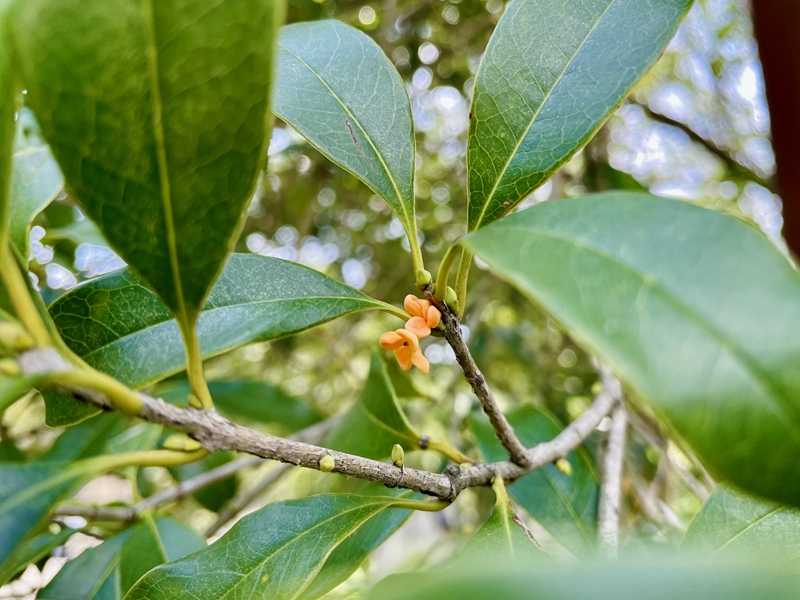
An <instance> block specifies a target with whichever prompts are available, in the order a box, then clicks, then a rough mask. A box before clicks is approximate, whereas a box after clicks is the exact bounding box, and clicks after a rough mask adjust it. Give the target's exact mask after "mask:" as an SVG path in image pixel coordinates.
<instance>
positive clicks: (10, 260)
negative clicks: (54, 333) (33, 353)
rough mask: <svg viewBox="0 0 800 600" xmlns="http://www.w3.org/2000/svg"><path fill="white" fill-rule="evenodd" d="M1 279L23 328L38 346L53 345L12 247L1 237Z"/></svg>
mask: <svg viewBox="0 0 800 600" xmlns="http://www.w3.org/2000/svg"><path fill="white" fill-rule="evenodd" d="M0 278H2V280H3V282H4V283H5V286H6V291H7V292H8V297H9V298H10V300H11V304H12V305H13V306H14V310H15V311H16V313H17V317H18V318H19V320H20V322H21V323H22V326H23V327H25V329H27V330H28V333H30V334H31V336H32V337H33V339H34V340H36V345H37V346H39V347H41V348H46V347H48V346H50V345H52V342H51V340H50V332H49V331H48V330H47V326H46V325H45V324H44V321H42V317H41V315H40V314H39V311H38V310H37V309H36V304H34V302H33V298H31V295H30V293H29V292H28V286H27V285H26V284H25V279H24V278H23V275H22V273H20V270H19V267H18V266H17V263H16V261H15V260H14V257H13V256H12V254H11V246H10V245H9V241H8V239H7V238H6V237H5V236H0Z"/></svg>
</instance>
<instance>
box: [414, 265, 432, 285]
mask: <svg viewBox="0 0 800 600" xmlns="http://www.w3.org/2000/svg"><path fill="white" fill-rule="evenodd" d="M416 283H417V287H418V288H419V289H423V288H424V287H425V286H426V285H430V284H431V283H433V275H431V272H430V271H426V270H425V269H417V281H416Z"/></svg>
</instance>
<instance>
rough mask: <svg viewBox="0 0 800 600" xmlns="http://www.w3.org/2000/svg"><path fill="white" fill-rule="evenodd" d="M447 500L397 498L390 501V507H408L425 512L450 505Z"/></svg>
mask: <svg viewBox="0 0 800 600" xmlns="http://www.w3.org/2000/svg"><path fill="white" fill-rule="evenodd" d="M450 504H451V503H450V502H448V501H447V500H411V499H398V500H396V501H395V502H392V504H391V507H392V508H410V509H411V510H424V511H427V512H436V511H439V510H442V509H443V508H447V507H448V506H450Z"/></svg>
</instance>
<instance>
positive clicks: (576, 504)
mask: <svg viewBox="0 0 800 600" xmlns="http://www.w3.org/2000/svg"><path fill="white" fill-rule="evenodd" d="M506 416H507V418H508V422H509V423H511V426H512V427H513V428H514V431H515V432H516V434H517V436H518V437H519V439H520V441H521V442H522V444H523V445H524V446H525V447H527V448H530V447H532V446H535V445H536V444H539V443H541V442H549V441H550V440H552V439H553V438H554V437H556V436H557V435H558V434H559V433H561V430H562V429H563V427H562V425H561V424H560V423H559V422H558V421H557V420H556V418H555V417H554V416H553V415H551V414H550V413H548V412H545V411H544V410H540V409H537V408H534V407H533V406H521V407H519V408H517V409H515V410H513V411H511V412H509V413H508V414H507V415H506ZM472 431H473V433H474V434H475V438H476V440H477V442H478V446H479V447H480V449H481V452H482V453H483V455H484V456H485V457H486V460H487V461H490V462H495V461H498V460H506V459H507V458H508V455H507V454H506V452H505V450H504V449H503V446H502V445H501V444H500V442H499V441H498V440H497V438H496V437H495V434H494V430H493V429H492V426H491V424H490V423H489V421H488V419H486V418H485V417H484V416H483V415H482V414H476V415H474V416H473V419H472ZM566 459H567V460H568V461H569V463H570V465H572V475H566V474H565V473H562V472H561V471H559V470H558V469H557V468H556V467H555V465H545V466H544V467H542V468H541V469H537V470H535V471H533V472H532V473H529V474H528V475H525V476H524V477H520V478H519V479H518V480H517V481H516V482H514V483H513V484H511V485H510V486H509V487H508V490H509V492H510V493H511V495H512V496H513V497H514V499H516V501H517V502H518V503H519V505H520V506H522V507H523V508H524V509H525V510H526V511H528V513H529V514H530V515H531V516H532V517H533V518H535V519H536V520H537V521H539V523H541V524H542V525H543V526H544V527H545V528H546V529H547V530H548V531H549V532H550V533H551V534H552V535H553V537H555V538H556V539H557V540H558V541H559V542H560V543H561V544H563V545H564V546H565V547H566V548H568V549H569V550H570V551H571V552H573V553H574V554H576V555H578V556H586V555H589V554H590V553H591V552H592V550H593V548H594V545H595V537H596V535H595V527H596V518H597V498H598V484H597V476H596V475H595V473H594V470H593V468H592V465H591V463H590V462H589V459H588V458H587V456H586V453H585V452H584V451H583V450H582V449H578V450H577V451H573V452H570V453H569V454H568V455H567V456H566Z"/></svg>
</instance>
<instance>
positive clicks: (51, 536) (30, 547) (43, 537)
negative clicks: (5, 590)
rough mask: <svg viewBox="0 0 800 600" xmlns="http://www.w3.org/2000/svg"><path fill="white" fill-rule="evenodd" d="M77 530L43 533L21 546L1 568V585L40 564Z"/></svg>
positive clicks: (66, 529)
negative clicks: (29, 567) (27, 568)
mask: <svg viewBox="0 0 800 600" xmlns="http://www.w3.org/2000/svg"><path fill="white" fill-rule="evenodd" d="M76 531H77V529H68V528H65V529H62V530H61V531H59V532H58V533H42V534H40V535H37V536H35V537H32V538H29V539H27V540H25V541H24V542H22V543H21V544H19V545H18V546H17V549H16V550H15V551H14V553H13V554H12V555H11V556H10V557H9V558H8V560H6V562H5V563H4V564H3V566H2V567H0V585H3V584H4V583H6V582H7V581H9V580H11V579H13V578H14V577H15V576H16V575H18V574H19V573H22V571H24V570H25V567H27V566H28V565H30V564H34V563H37V562H39V561H40V560H41V559H43V558H44V557H45V556H48V555H49V554H50V553H51V552H52V551H53V550H54V549H55V548H56V547H58V546H61V545H62V544H63V543H64V542H66V541H67V539H69V537H70V536H72V534H74V533H75V532H76Z"/></svg>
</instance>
